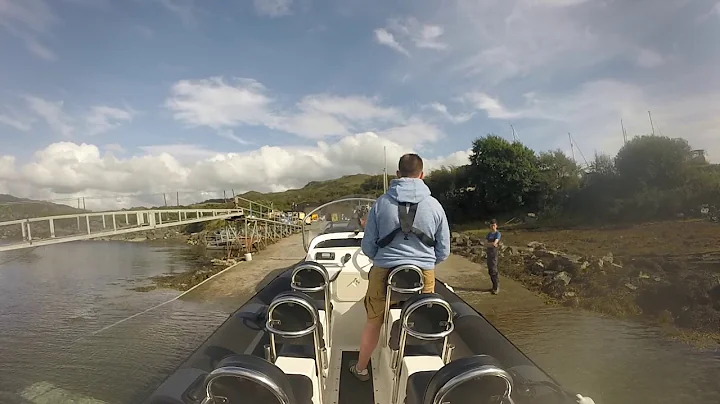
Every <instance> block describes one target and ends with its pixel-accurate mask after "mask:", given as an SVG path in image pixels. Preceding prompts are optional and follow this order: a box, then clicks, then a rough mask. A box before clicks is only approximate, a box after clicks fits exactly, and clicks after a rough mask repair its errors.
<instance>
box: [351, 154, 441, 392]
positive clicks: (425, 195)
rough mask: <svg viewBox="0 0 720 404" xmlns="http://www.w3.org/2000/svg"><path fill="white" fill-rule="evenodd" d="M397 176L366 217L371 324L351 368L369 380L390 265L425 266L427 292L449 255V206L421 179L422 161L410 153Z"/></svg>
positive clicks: (364, 247)
mask: <svg viewBox="0 0 720 404" xmlns="http://www.w3.org/2000/svg"><path fill="white" fill-rule="evenodd" d="M397 176H398V178H397V179H394V180H392V181H391V182H390V187H389V188H388V190H387V192H386V193H385V194H384V195H382V196H380V197H379V198H378V199H377V200H376V201H375V204H374V205H373V207H372V208H371V209H370V212H369V213H368V215H367V222H366V224H365V234H364V236H363V239H362V244H361V246H362V251H363V253H365V255H367V256H368V258H370V259H371V260H372V261H373V266H372V268H370V273H369V275H368V288H367V292H366V294H365V301H364V303H365V311H366V312H367V322H366V323H365V328H364V329H363V333H362V339H361V342H360V354H359V356H358V360H357V362H352V363H351V364H350V372H351V373H352V374H354V375H355V377H357V378H358V379H360V380H362V381H367V380H369V379H370V374H369V372H368V369H367V367H368V363H369V362H370V356H371V355H372V352H373V350H375V347H376V346H377V343H378V338H379V337H380V328H381V327H382V324H383V320H384V314H385V313H384V311H385V299H386V296H385V291H386V287H387V279H388V275H389V272H390V270H391V269H392V268H394V267H397V266H398V265H405V264H410V265H416V266H418V267H420V268H421V269H422V270H423V283H424V287H423V290H422V292H423V293H433V292H435V265H437V264H439V263H440V262H442V261H444V260H445V259H447V257H448V256H449V255H450V228H449V227H448V222H447V217H446V216H445V210H444V209H443V207H442V205H440V202H438V201H437V199H435V198H433V197H432V196H431V195H430V188H428V186H427V185H425V182H424V181H423V180H422V179H423V161H422V159H421V158H420V156H418V155H417V154H406V155H404V156H402V157H401V158H400V162H399V163H398V171H397Z"/></svg>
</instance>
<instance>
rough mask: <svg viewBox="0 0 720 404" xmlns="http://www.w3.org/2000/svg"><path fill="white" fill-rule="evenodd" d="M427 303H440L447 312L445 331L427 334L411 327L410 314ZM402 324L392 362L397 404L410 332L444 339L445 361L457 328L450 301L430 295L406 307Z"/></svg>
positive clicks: (425, 338) (427, 337) (427, 339)
mask: <svg viewBox="0 0 720 404" xmlns="http://www.w3.org/2000/svg"><path fill="white" fill-rule="evenodd" d="M427 305H440V306H441V307H442V308H444V309H445V311H446V312H447V314H448V321H447V324H446V329H445V330H444V331H441V332H438V333H433V334H426V333H422V332H418V331H415V330H412V329H411V328H410V325H408V320H409V319H410V315H411V314H412V313H414V312H415V310H417V309H419V308H420V307H423V306H427ZM400 324H401V328H400V341H399V343H398V353H397V355H393V359H394V361H392V362H391V366H392V368H393V370H394V374H393V389H392V404H395V403H396V402H397V399H398V392H399V388H400V372H402V366H401V364H402V360H403V358H404V357H405V345H406V343H407V336H408V334H409V335H411V336H413V337H415V338H418V339H422V340H426V341H432V340H438V339H442V340H443V349H442V356H441V358H442V359H443V361H444V360H445V359H449V355H448V337H449V336H450V334H451V333H452V332H453V330H455V324H454V323H453V310H452V307H450V303H448V302H447V301H446V300H444V299H441V298H439V297H435V296H428V297H426V298H423V299H419V300H417V301H416V302H413V303H412V304H411V305H410V306H408V308H407V309H405V312H404V315H403V317H402V318H401V319H400ZM446 364H447V363H446Z"/></svg>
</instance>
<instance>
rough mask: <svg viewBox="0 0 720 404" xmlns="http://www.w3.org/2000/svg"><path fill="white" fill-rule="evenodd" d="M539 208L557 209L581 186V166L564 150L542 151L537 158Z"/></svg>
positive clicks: (537, 198) (537, 197) (541, 209)
mask: <svg viewBox="0 0 720 404" xmlns="http://www.w3.org/2000/svg"><path fill="white" fill-rule="evenodd" d="M537 167H538V172H539V175H538V182H537V188H536V200H537V209H538V210H540V211H543V210H548V209H557V208H559V207H560V206H561V205H562V204H563V203H565V200H566V199H567V198H568V197H569V193H571V192H574V191H576V190H577V189H578V188H579V187H580V180H581V175H580V167H579V166H578V165H577V163H575V161H573V160H571V159H570V158H569V157H568V156H566V155H565V153H563V152H562V150H559V149H558V150H553V151H547V152H542V153H540V155H539V156H538V158H537Z"/></svg>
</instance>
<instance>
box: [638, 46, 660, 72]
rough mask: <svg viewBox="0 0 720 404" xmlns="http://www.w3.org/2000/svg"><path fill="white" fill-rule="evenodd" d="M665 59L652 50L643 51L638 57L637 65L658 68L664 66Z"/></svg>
mask: <svg viewBox="0 0 720 404" xmlns="http://www.w3.org/2000/svg"><path fill="white" fill-rule="evenodd" d="M664 61H665V59H664V58H663V57H662V56H661V55H660V54H659V53H657V52H655V51H653V50H650V49H641V50H640V52H639V53H638V55H637V64H638V66H641V67H647V68H652V67H657V66H660V65H662V64H663V62H664Z"/></svg>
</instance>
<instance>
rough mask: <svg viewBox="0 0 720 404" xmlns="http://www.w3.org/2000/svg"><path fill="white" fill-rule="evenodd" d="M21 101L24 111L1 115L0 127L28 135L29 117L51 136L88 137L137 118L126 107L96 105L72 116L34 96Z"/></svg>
mask: <svg viewBox="0 0 720 404" xmlns="http://www.w3.org/2000/svg"><path fill="white" fill-rule="evenodd" d="M22 98H23V99H24V100H25V103H26V104H27V111H26V112H24V113H22V114H21V113H19V112H17V111H15V110H9V111H8V113H2V114H0V123H3V124H6V125H9V126H11V127H13V128H15V129H17V130H20V131H24V132H28V131H30V130H31V129H32V127H33V124H34V123H35V120H36V119H35V118H33V117H32V116H31V115H34V116H37V117H39V118H40V119H42V120H43V121H44V122H45V123H46V124H47V125H48V126H49V127H50V129H51V130H52V131H53V132H55V133H57V134H59V135H60V136H62V137H65V138H69V137H71V136H73V135H76V134H78V133H80V134H82V135H89V136H93V135H98V134H101V133H105V132H108V131H111V130H113V129H116V128H118V127H120V126H122V125H123V124H124V123H128V122H131V121H132V120H133V118H134V117H135V116H136V115H137V114H138V112H137V111H134V110H133V109H132V108H130V107H122V108H117V107H111V106H107V105H96V106H92V107H90V108H89V109H88V110H87V112H82V113H80V114H78V115H77V116H74V115H72V114H70V113H68V112H67V111H66V109H65V102H64V101H62V100H60V101H50V100H47V99H44V98H42V97H38V96H34V95H26V96H23V97H22Z"/></svg>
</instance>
